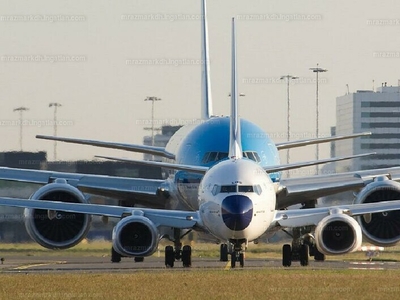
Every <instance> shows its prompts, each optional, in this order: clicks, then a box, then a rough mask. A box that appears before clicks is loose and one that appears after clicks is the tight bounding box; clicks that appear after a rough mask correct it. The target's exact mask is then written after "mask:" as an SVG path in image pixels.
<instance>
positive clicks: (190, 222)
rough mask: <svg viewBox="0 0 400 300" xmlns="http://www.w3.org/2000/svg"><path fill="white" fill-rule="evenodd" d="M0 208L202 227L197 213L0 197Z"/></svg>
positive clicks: (162, 224) (158, 224)
mask: <svg viewBox="0 0 400 300" xmlns="http://www.w3.org/2000/svg"><path fill="white" fill-rule="evenodd" d="M0 206H12V207H21V208H34V209H45V210H53V211H65V212H72V213H82V214H89V215H98V216H108V217H116V218H121V217H126V216H128V215H133V214H136V215H141V216H146V217H147V218H149V219H150V220H152V221H153V222H154V224H155V225H156V226H168V227H174V228H181V229H184V228H193V227H194V226H199V227H201V226H202V222H201V218H200V216H199V213H198V212H197V211H181V210H165V209H151V208H136V207H123V206H114V205H102V204H85V203H68V202H58V201H47V200H29V199H18V198H7V197H0Z"/></svg>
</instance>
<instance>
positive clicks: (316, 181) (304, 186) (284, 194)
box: [277, 167, 400, 208]
mask: <svg viewBox="0 0 400 300" xmlns="http://www.w3.org/2000/svg"><path fill="white" fill-rule="evenodd" d="M382 176H385V177H387V178H389V179H391V180H393V181H396V182H400V167H393V168H383V169H374V170H364V171H355V172H346V173H336V174H325V175H315V176H309V177H300V178H287V179H282V180H281V181H280V182H279V183H278V184H279V187H278V191H277V204H278V207H279V208H285V207H288V206H291V205H294V204H299V203H303V202H306V201H309V200H315V199H318V198H320V197H324V196H329V195H333V194H337V193H341V192H345V191H357V190H359V189H362V188H364V187H365V186H367V185H368V184H370V183H371V182H373V181H374V179H375V178H378V177H382Z"/></svg>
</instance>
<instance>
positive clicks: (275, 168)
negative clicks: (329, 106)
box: [264, 152, 376, 173]
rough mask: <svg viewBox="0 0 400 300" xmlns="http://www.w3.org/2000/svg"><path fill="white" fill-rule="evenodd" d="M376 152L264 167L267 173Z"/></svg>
mask: <svg viewBox="0 0 400 300" xmlns="http://www.w3.org/2000/svg"><path fill="white" fill-rule="evenodd" d="M374 154H376V153H375V152H372V153H365V154H358V155H350V156H341V157H332V158H327V159H321V160H314V161H306V162H300V163H293V164H286V165H277V166H267V167H264V170H265V171H266V172H267V173H274V172H280V171H285V170H291V169H298V168H303V167H309V166H315V165H320V164H326V163H330V162H335V161H341V160H346V159H353V158H359V157H365V156H369V155H374Z"/></svg>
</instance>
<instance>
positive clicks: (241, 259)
mask: <svg viewBox="0 0 400 300" xmlns="http://www.w3.org/2000/svg"><path fill="white" fill-rule="evenodd" d="M239 263H240V266H241V267H242V268H243V267H244V253H240V254H239Z"/></svg>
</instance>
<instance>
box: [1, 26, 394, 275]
mask: <svg viewBox="0 0 400 300" xmlns="http://www.w3.org/2000/svg"><path fill="white" fill-rule="evenodd" d="M231 78H232V82H231V84H232V87H231V89H232V91H231V114H230V119H229V120H230V129H229V150H228V159H225V160H222V161H220V162H218V163H216V164H214V165H213V166H211V167H209V168H208V169H207V170H206V171H205V172H204V176H203V177H202V179H201V181H200V186H199V189H198V207H199V209H198V210H196V211H192V210H166V209H151V208H139V207H122V206H112V205H97V204H89V203H73V202H71V201H65V202H63V201H50V200H48V199H47V197H45V198H44V199H42V200H34V199H15V198H5V197H0V205H3V206H14V207H24V208H25V209H26V213H27V214H31V216H33V217H34V220H35V221H37V222H38V223H40V222H41V221H42V219H46V218H48V219H50V220H53V221H55V222H57V221H58V220H63V219H70V220H71V219H72V220H81V219H82V218H84V217H85V216H88V215H99V216H109V217H117V218H120V221H119V222H118V223H117V224H116V226H115V227H114V229H113V235H112V239H113V249H114V250H115V251H116V252H117V253H118V254H119V255H121V256H133V257H144V256H149V255H152V254H153V253H154V252H155V251H156V250H157V248H158V244H159V241H160V239H161V238H162V237H163V236H162V235H161V228H163V227H172V228H177V229H179V230H195V231H200V232H206V233H207V234H210V235H212V236H214V237H216V238H217V239H219V240H221V241H229V243H231V244H232V245H233V251H232V252H231V268H235V267H236V264H237V263H239V265H240V266H241V267H244V262H245V256H244V251H245V250H246V248H247V247H248V245H249V243H250V242H253V241H256V240H257V239H259V238H260V236H262V235H263V234H265V233H266V232H267V233H269V232H272V233H274V232H276V231H277V230H280V229H283V228H290V227H303V226H309V225H315V226H316V229H315V241H316V245H317V249H318V250H319V251H320V252H321V253H323V254H329V255H341V254H345V253H349V252H353V251H357V250H358V249H359V248H360V246H361V242H362V229H361V226H360V224H359V222H360V221H359V222H357V220H356V219H355V217H358V218H361V219H365V220H369V222H370V223H371V222H373V220H374V219H375V218H386V216H387V215H389V214H391V213H393V212H395V211H397V213H398V212H399V209H400V200H392V201H383V202H378V203H362V204H353V205H339V206H331V207H322V208H309V209H292V210H277V209H276V206H277V204H276V202H277V197H276V191H275V186H274V182H273V181H272V179H271V177H270V176H269V174H268V173H267V172H265V169H264V168H263V167H262V166H260V165H259V164H258V163H257V162H255V161H253V160H251V159H249V158H246V157H244V156H243V149H242V141H241V136H242V135H241V122H240V118H239V115H238V100H237V95H238V93H237V62H236V27H235V19H234V18H232V77H231ZM178 166H179V165H178ZM183 167H185V166H183ZM193 168H195V166H193ZM198 169H199V170H201V171H203V169H204V167H202V166H199V167H198ZM57 184H65V183H62V182H61V181H60V180H57V182H56V183H55V185H57ZM52 199H53V200H59V199H54V197H52ZM69 200H70V199H69ZM34 211H42V212H45V214H46V215H45V216H43V218H41V217H40V215H32V212H34ZM377 215H378V216H377ZM390 225H393V226H390ZM396 225H397V224H389V225H388V226H387V230H388V231H397V232H398V228H397V226H396ZM181 258H182V263H183V266H184V267H190V266H191V265H192V259H191V247H190V246H188V245H185V246H184V247H183V249H182V257H181ZM308 259H309V246H308V245H307V244H303V245H302V247H301V252H300V262H301V264H302V265H307V264H308ZM174 261H175V253H174V249H173V247H172V246H167V247H166V248H165V265H166V266H167V267H173V266H174ZM291 261H292V250H291V245H290V244H285V245H284V246H283V254H282V264H283V265H284V266H290V265H291Z"/></svg>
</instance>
